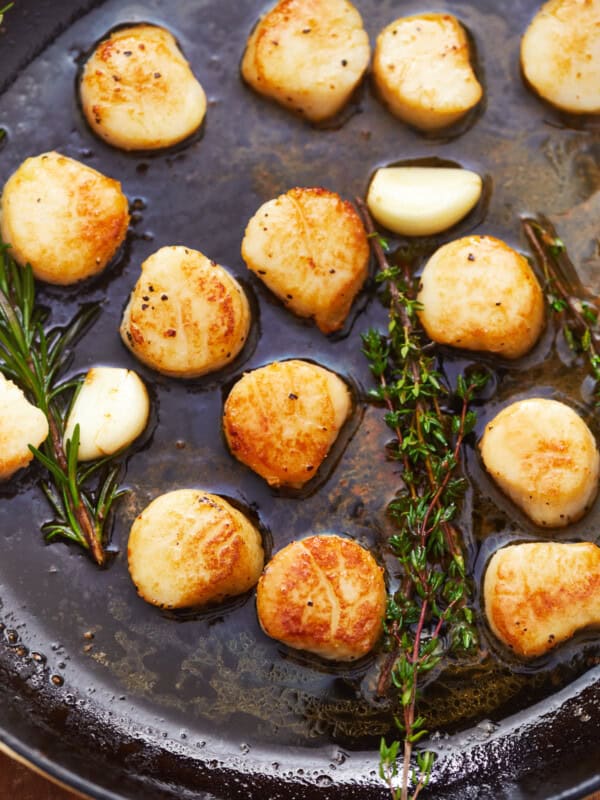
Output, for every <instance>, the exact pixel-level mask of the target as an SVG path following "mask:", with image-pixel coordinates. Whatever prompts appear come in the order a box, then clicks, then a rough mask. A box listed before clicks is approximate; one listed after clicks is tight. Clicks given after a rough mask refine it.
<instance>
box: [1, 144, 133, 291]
mask: <svg viewBox="0 0 600 800" xmlns="http://www.w3.org/2000/svg"><path fill="white" fill-rule="evenodd" d="M128 225H129V211H128V202H127V198H126V197H125V195H124V194H123V192H122V191H121V184H120V183H119V182H118V181H115V180H112V179H111V178H107V177H106V176H105V175H102V174H101V173H99V172H97V171H96V170H95V169H92V168H91V167H88V166H86V165H85V164H81V163H80V162H79V161H74V160H73V159H72V158H67V157H66V156H62V155H60V154H59V153H55V152H50V153H44V154H42V155H40V156H36V157H34V158H28V159H26V160H25V161H24V162H23V163H22V164H21V166H20V167H19V168H18V169H17V171H16V172H15V173H14V174H13V175H12V176H11V177H10V178H9V179H8V181H7V182H6V185H5V187H4V191H3V194H2V216H1V220H0V231H1V233H2V238H3V239H4V241H6V242H9V243H10V244H11V247H12V249H11V254H12V255H13V256H14V258H15V259H16V260H17V261H18V262H19V264H21V265H22V266H24V265H25V264H31V267H32V269H33V274H34V275H35V277H36V278H38V279H39V280H42V281H47V282H48V283H56V284H63V285H64V284H70V283H76V282H77V281H81V280H84V279H85V278H89V277H91V276H92V275H96V274H97V273H99V272H102V270H103V269H104V268H105V267H106V265H107V264H108V263H109V261H110V260H111V259H112V258H113V256H114V255H115V253H116V251H117V249H118V248H119V246H120V245H121V244H122V242H123V240H124V239H125V234H126V233H127V227H128Z"/></svg>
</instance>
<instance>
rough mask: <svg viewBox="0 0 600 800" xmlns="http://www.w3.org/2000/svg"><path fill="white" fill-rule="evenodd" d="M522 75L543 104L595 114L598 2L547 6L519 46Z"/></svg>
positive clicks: (598, 99)
mask: <svg viewBox="0 0 600 800" xmlns="http://www.w3.org/2000/svg"><path fill="white" fill-rule="evenodd" d="M521 66H522V68H523V74H524V75H525V78H526V79H527V81H528V82H529V84H530V85H531V86H532V87H533V88H534V89H535V91H536V92H537V93H538V94H539V95H540V96H541V97H543V98H544V99H545V100H547V101H548V102H549V103H552V104H553V105H555V106H557V107H558V108H560V109H562V110H563V111H569V112H570V113H572V114H597V113H598V112H600V0H550V1H549V2H548V3H545V4H544V5H543V6H542V7H541V9H540V10H539V11H538V12H537V14H536V15H535V17H534V18H533V20H532V21H531V24H530V25H529V27H528V28H527V31H526V32H525V35H524V36H523V40H522V42H521Z"/></svg>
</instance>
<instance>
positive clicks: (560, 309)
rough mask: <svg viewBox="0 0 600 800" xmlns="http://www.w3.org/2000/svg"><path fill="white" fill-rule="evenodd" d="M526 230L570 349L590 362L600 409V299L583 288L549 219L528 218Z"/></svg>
mask: <svg viewBox="0 0 600 800" xmlns="http://www.w3.org/2000/svg"><path fill="white" fill-rule="evenodd" d="M523 230H524V232H525V235H526V237H527V240H528V242H529V244H530V245H531V248H532V250H533V253H534V255H535V257H536V259H537V261H538V264H539V267H540V269H541V270H542V272H543V274H544V280H545V290H546V299H547V302H548V307H549V308H550V310H551V311H552V312H553V313H554V314H556V315H557V316H558V317H559V319H560V322H561V323H562V333H563V335H564V337H565V340H566V342H567V344H568V346H569V348H570V349H571V350H572V351H573V352H574V353H576V354H579V355H581V354H582V355H584V357H585V358H586V359H587V361H588V364H589V369H590V372H591V374H592V376H593V378H594V380H595V390H594V394H595V399H596V405H597V406H598V405H600V327H599V324H598V306H597V300H596V298H595V297H592V296H591V294H590V293H589V292H588V290H587V289H586V288H585V287H584V286H583V285H582V283H581V280H580V278H579V276H578V275H577V271H576V269H575V267H574V265H573V263H572V262H571V259H570V258H569V256H568V253H567V251H566V248H565V245H564V242H563V241H562V240H561V239H560V238H559V237H558V235H557V233H556V230H555V229H554V227H553V226H552V224H551V223H550V222H549V221H548V220H547V219H524V220H523Z"/></svg>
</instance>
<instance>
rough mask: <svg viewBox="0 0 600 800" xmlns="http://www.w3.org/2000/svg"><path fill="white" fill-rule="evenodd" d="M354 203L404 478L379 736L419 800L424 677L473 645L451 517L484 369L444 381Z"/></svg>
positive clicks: (397, 510)
mask: <svg viewBox="0 0 600 800" xmlns="http://www.w3.org/2000/svg"><path fill="white" fill-rule="evenodd" d="M356 203H357V206H358V208H359V210H360V212H361V215H362V217H363V220H364V223H365V227H366V230H367V234H368V235H369V239H370V242H371V247H372V249H373V251H374V254H375V257H376V259H377V262H378V267H379V270H378V274H377V276H376V280H377V282H379V283H380V284H382V285H383V287H384V290H385V292H384V295H385V297H386V298H387V302H388V304H389V315H388V325H387V330H386V331H383V332H382V331H376V330H369V331H367V332H366V333H365V334H364V335H363V353H364V355H365V356H366V358H367V360H368V362H369V366H370V369H371V373H372V375H373V379H374V382H375V388H374V389H373V390H372V391H371V394H370V396H371V398H372V399H373V400H375V401H377V402H378V403H380V404H382V405H383V406H384V408H385V421H386V424H387V425H388V426H389V427H390V428H391V430H392V431H393V433H394V441H393V443H392V445H391V446H390V447H388V457H391V458H393V459H395V460H396V461H397V462H398V464H399V466H400V468H401V474H402V482H403V483H402V488H401V489H400V490H399V491H398V493H397V495H396V497H395V498H394V500H393V501H392V502H391V503H390V505H389V506H388V515H389V517H390V519H391V520H392V522H393V523H394V525H395V533H394V534H393V535H392V536H391V538H390V540H389V548H390V550H391V551H392V553H393V554H394V556H395V557H396V559H397V564H398V573H399V578H400V587H399V589H398V590H397V591H396V592H395V594H394V595H393V596H392V597H390V598H389V602H388V607H387V614H386V619H385V632H386V646H387V649H388V651H389V657H388V659H387V662H386V664H385V666H384V668H383V669H382V672H381V675H380V679H379V687H378V688H379V692H380V693H382V694H383V693H384V692H385V691H386V689H387V688H388V686H389V685H390V684H391V686H392V687H394V689H395V691H396V693H397V695H398V699H399V702H400V706H401V709H402V713H401V715H400V716H399V717H398V719H396V726H397V728H398V730H399V732H400V734H401V736H402V743H399V742H398V741H394V742H392V743H391V744H390V745H388V744H387V743H386V742H385V740H382V742H381V747H380V764H379V774H380V776H381V778H382V779H383V780H384V781H385V783H386V784H387V785H388V787H389V790H390V795H391V797H392V800H407V798H408V797H409V791H412V794H410V797H411V798H412V800H415V798H417V796H418V795H419V794H420V792H421V791H422V789H423V788H424V787H425V786H427V784H428V782H429V779H430V776H431V770H432V768H433V764H434V760H435V755H434V754H433V753H432V752H429V751H427V750H421V751H419V752H417V753H416V757H415V756H414V753H413V750H414V748H415V746H416V745H418V744H419V742H420V741H421V740H422V739H423V738H424V737H425V736H426V735H427V733H428V731H427V728H426V720H425V719H424V717H422V716H421V715H419V714H418V713H417V707H418V700H419V696H420V693H421V687H422V684H423V681H424V680H427V679H428V676H429V675H430V673H431V672H432V671H433V670H435V669H436V668H437V667H438V666H439V664H440V662H441V660H442V659H443V658H444V656H445V655H446V654H447V653H449V652H454V653H459V652H463V653H465V652H469V651H472V650H473V649H474V648H475V647H476V645H477V631H476V628H475V626H474V615H473V611H472V609H471V607H470V603H471V586H470V582H469V579H468V578H467V575H466V569H465V558H464V554H463V550H462V542H461V537H460V532H459V530H458V529H457V527H456V516H457V514H458V509H459V506H460V502H461V499H462V497H463V495H464V492H465V488H466V482H465V480H464V479H463V477H462V475H461V472H460V460H461V448H462V445H463V442H464V440H465V437H466V436H468V434H469V433H470V432H471V431H472V430H473V428H474V425H475V422H476V416H475V413H474V412H473V411H472V410H471V409H470V405H471V403H472V401H473V399H474V397H475V395H476V394H477V393H478V392H479V391H480V390H481V389H482V388H483V387H484V386H485V384H486V382H487V380H488V378H489V375H488V374H487V373H485V372H478V371H472V372H470V373H468V374H464V375H459V377H458V379H457V382H456V385H455V386H450V385H448V382H447V380H446V379H445V377H444V375H443V374H442V373H441V372H440V371H439V369H438V367H437V362H436V358H435V351H434V350H433V349H432V342H431V341H430V340H429V339H427V337H426V336H425V334H424V331H423V329H422V327H421V326H420V323H419V319H418V311H419V310H420V308H421V306H420V304H419V303H418V301H417V300H416V295H417V284H418V281H417V280H416V279H415V278H414V276H413V275H412V274H411V271H410V260H409V258H407V257H406V254H404V253H401V252H400V251H398V252H397V253H396V256H395V261H396V263H390V262H389V261H388V259H387V258H386V255H385V252H384V248H383V246H382V244H381V242H380V241H379V238H378V236H377V235H376V234H375V229H374V225H373V222H372V220H371V218H370V216H369V213H368V211H367V209H366V206H365V204H364V203H363V202H362V200H360V199H357V200H356ZM398 253H400V257H399V258H398V257H397V256H398ZM457 409H458V410H457ZM401 751H402V755H401V754H400V753H401ZM400 762H401V765H400ZM398 779H400V783H399V785H398Z"/></svg>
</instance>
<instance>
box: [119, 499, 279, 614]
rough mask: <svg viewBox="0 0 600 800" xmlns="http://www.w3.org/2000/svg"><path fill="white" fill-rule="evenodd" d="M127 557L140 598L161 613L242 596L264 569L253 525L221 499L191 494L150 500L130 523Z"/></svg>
mask: <svg viewBox="0 0 600 800" xmlns="http://www.w3.org/2000/svg"><path fill="white" fill-rule="evenodd" d="M127 556H128V560H129V573H130V575H131V579H132V580H133V582H134V584H135V586H136V588H137V590H138V593H139V595H140V596H141V597H143V598H144V600H147V601H148V602H149V603H152V605H155V606H161V607H162V608H186V607H190V606H202V605H206V604H208V603H217V602H220V601H221V600H224V599H225V598H228V597H233V596H235V595H239V594H243V593H244V592H247V591H248V590H249V589H251V588H252V587H253V586H254V584H255V583H256V582H257V580H258V578H259V576H260V573H261V571H262V568H263V564H264V552H263V546H262V539H261V536H260V533H259V532H258V530H257V529H256V528H255V527H254V525H253V524H252V523H251V522H250V521H249V520H248V519H247V518H246V517H245V516H244V514H242V513H241V511H238V510H237V509H236V508H234V507H233V506H232V505H231V504H230V503H228V502H227V501H226V500H223V498H222V497H218V496H217V495H214V494H209V493H208V492H202V491H199V490H196V489H180V490H178V491H174V492H168V493H167V494H163V495H160V497H157V498H156V500H153V501H152V503H150V505H149V506H148V507H147V508H145V509H144V510H143V511H142V513H141V514H140V515H139V516H138V517H137V519H136V520H135V522H134V523H133V526H132V528H131V532H130V534H129V543H128V547H127Z"/></svg>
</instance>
